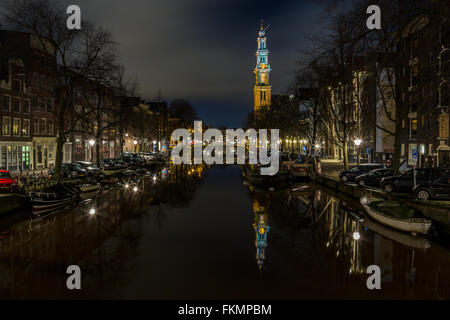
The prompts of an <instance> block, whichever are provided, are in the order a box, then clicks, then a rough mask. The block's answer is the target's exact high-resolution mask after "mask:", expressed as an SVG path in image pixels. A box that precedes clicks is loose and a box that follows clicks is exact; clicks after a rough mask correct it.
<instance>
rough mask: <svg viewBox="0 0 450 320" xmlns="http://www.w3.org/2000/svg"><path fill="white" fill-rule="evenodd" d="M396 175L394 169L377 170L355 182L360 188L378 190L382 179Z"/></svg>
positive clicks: (363, 175)
mask: <svg viewBox="0 0 450 320" xmlns="http://www.w3.org/2000/svg"><path fill="white" fill-rule="evenodd" d="M393 175H394V169H385V168H381V169H375V170H373V171H371V172H369V173H365V174H362V175H360V176H357V177H356V178H355V182H356V183H357V184H359V185H360V186H370V187H375V188H378V187H379V186H380V182H381V179H383V178H385V177H391V176H393Z"/></svg>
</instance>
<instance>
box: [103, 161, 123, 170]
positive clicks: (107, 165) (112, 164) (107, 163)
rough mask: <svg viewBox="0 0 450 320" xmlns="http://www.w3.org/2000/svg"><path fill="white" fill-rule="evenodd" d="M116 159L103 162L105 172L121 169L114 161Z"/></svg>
mask: <svg viewBox="0 0 450 320" xmlns="http://www.w3.org/2000/svg"><path fill="white" fill-rule="evenodd" d="M114 160H115V159H103V160H102V161H101V164H100V165H101V167H102V169H103V170H115V169H119V164H118V163H117V162H116V161H114Z"/></svg>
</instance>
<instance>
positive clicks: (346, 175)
mask: <svg viewBox="0 0 450 320" xmlns="http://www.w3.org/2000/svg"><path fill="white" fill-rule="evenodd" d="M381 168H384V166H383V165H382V164H379V163H364V164H360V165H357V166H354V167H352V168H350V169H348V170H344V171H342V172H341V173H340V174H339V179H340V180H342V181H345V182H347V181H355V178H356V177H358V176H360V175H362V174H365V173H369V172H371V171H373V170H376V169H381Z"/></svg>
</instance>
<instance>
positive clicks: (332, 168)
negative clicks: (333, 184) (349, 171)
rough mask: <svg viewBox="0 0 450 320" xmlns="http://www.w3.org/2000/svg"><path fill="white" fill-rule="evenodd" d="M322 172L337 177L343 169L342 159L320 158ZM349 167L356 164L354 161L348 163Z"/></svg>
mask: <svg viewBox="0 0 450 320" xmlns="http://www.w3.org/2000/svg"><path fill="white" fill-rule="evenodd" d="M320 164H321V167H322V174H323V175H325V176H328V177H330V178H333V179H335V180H336V179H339V173H340V172H341V171H342V170H344V161H342V160H335V159H320ZM348 166H349V167H351V166H356V163H349V164H348Z"/></svg>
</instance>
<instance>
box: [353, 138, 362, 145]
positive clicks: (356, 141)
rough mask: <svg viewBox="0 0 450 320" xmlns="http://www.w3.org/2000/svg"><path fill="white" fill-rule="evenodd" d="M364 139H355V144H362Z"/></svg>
mask: <svg viewBox="0 0 450 320" xmlns="http://www.w3.org/2000/svg"><path fill="white" fill-rule="evenodd" d="M361 142H362V140H361V139H359V138H357V139H355V146H357V147H359V146H360V145H361Z"/></svg>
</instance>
